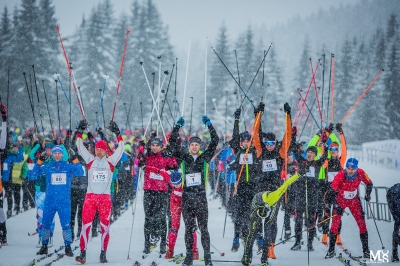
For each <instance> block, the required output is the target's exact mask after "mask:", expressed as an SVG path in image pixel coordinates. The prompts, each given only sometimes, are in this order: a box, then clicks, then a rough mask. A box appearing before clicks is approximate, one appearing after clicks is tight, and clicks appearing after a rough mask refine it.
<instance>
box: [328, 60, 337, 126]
mask: <svg viewBox="0 0 400 266" xmlns="http://www.w3.org/2000/svg"><path fill="white" fill-rule="evenodd" d="M334 56H335V55H334V54H331V64H330V65H331V67H330V70H329V83H328V84H329V88H328V103H327V105H328V106H327V108H326V124H327V125H328V118H329V103H330V97H331V80H332V59H333V57H334Z"/></svg>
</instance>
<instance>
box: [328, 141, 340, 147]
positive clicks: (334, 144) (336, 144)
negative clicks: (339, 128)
mask: <svg viewBox="0 0 400 266" xmlns="http://www.w3.org/2000/svg"><path fill="white" fill-rule="evenodd" d="M330 147H331V148H332V147H338V148H339V144H338V143H337V142H332V144H331V146H330Z"/></svg>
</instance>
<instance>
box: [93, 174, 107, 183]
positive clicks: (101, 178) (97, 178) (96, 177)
mask: <svg viewBox="0 0 400 266" xmlns="http://www.w3.org/2000/svg"><path fill="white" fill-rule="evenodd" d="M92 181H93V182H96V183H98V182H99V183H101V182H108V172H107V171H93V176H92Z"/></svg>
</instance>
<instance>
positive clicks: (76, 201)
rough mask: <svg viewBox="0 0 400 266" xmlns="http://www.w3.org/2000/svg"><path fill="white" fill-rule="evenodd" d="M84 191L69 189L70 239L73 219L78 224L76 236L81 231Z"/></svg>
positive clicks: (73, 225) (73, 223) (73, 224)
mask: <svg viewBox="0 0 400 266" xmlns="http://www.w3.org/2000/svg"><path fill="white" fill-rule="evenodd" d="M85 196H86V189H79V188H72V189H71V231H72V239H74V236H75V234H74V232H75V231H74V227H75V217H76V220H77V221H76V222H77V224H78V230H77V232H76V236H79V235H80V234H81V229H82V209H83V202H84V201H85Z"/></svg>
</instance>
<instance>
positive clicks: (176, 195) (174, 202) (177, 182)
mask: <svg viewBox="0 0 400 266" xmlns="http://www.w3.org/2000/svg"><path fill="white" fill-rule="evenodd" d="M170 180H171V184H172V193H171V196H170V200H169V209H170V212H171V221H172V222H171V228H170V230H169V232H168V251H167V254H165V258H166V259H170V258H172V257H173V256H174V248H175V243H176V239H177V238H178V231H179V227H180V226H181V214H182V192H183V189H182V174H181V173H180V172H178V171H173V172H172V173H171V175H170ZM193 223H194V224H195V223H196V222H195V220H193ZM192 250H193V259H194V260H198V259H199V250H198V249H197V235H196V231H195V232H193V249H192Z"/></svg>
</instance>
